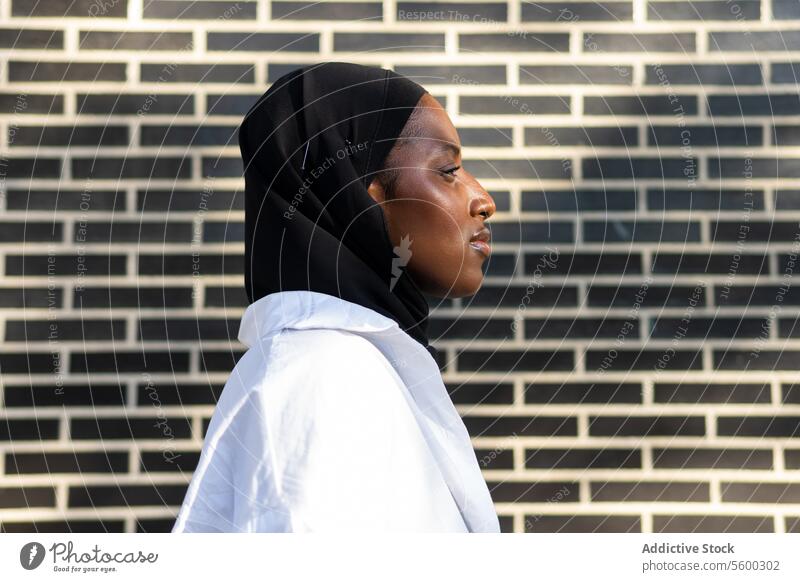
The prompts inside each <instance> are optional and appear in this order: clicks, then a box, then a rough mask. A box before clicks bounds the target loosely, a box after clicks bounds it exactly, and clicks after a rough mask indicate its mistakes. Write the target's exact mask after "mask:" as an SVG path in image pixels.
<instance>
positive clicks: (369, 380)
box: [264, 329, 402, 405]
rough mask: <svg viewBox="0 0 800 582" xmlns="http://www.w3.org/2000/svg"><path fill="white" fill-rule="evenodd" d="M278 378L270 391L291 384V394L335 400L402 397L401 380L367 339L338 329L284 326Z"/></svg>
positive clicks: (277, 351) (277, 357)
mask: <svg viewBox="0 0 800 582" xmlns="http://www.w3.org/2000/svg"><path fill="white" fill-rule="evenodd" d="M276 341H277V343H278V344H279V345H276V347H275V354H276V355H275V359H274V363H275V366H276V367H278V368H279V370H278V371H277V375H276V376H274V377H273V380H274V381H275V382H272V383H270V384H269V385H266V386H264V388H265V389H266V396H267V397H269V393H270V392H271V391H280V389H279V388H278V387H277V386H276V384H280V385H284V386H292V389H291V398H292V399H293V400H297V399H301V400H302V399H308V398H314V399H318V400H319V401H320V402H325V403H328V404H332V405H337V404H339V403H343V402H344V403H346V402H347V401H348V400H351V399H353V398H359V399H366V400H369V401H373V402H374V401H376V400H380V399H385V398H387V397H389V398H391V399H394V398H396V397H397V396H400V394H399V392H398V390H397V387H398V385H400V384H402V380H401V379H400V377H399V375H398V374H397V372H396V371H395V369H394V368H393V367H392V364H391V363H390V362H389V360H388V359H387V358H386V356H385V355H384V354H383V353H382V352H381V351H380V350H379V349H378V348H377V347H376V346H375V344H373V343H372V342H371V341H369V339H367V338H365V337H363V336H360V335H358V334H354V333H350V332H347V331H342V330H336V329H306V330H285V331H284V332H283V333H281V334H280V337H279V338H278V339H277V340H276Z"/></svg>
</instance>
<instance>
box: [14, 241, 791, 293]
mask: <svg viewBox="0 0 800 582" xmlns="http://www.w3.org/2000/svg"><path fill="white" fill-rule="evenodd" d="M698 250H699V249H698ZM558 256H559V260H558V261H556V262H554V263H552V266H549V265H548V268H546V269H542V268H541V266H540V263H541V261H542V255H541V254H537V253H535V252H533V253H524V257H523V258H522V259H521V261H522V267H523V273H525V274H538V275H540V276H541V277H564V276H594V277H598V276H608V275H640V274H642V273H643V272H644V271H645V269H644V268H643V265H642V263H643V258H642V253H640V252H629V253H610V252H609V253H597V252H595V253H592V252H587V253H580V252H573V251H571V250H570V251H562V252H561V253H560V254H559V255H558ZM135 258H136V260H137V263H138V266H137V267H136V269H135V272H138V274H139V275H142V276H158V277H178V276H193V277H198V276H200V275H227V276H235V275H241V274H242V273H243V268H244V265H243V263H244V259H243V258H242V256H241V254H236V253H229V254H219V253H202V254H201V255H195V256H194V257H192V255H190V254H183V253H161V254H149V253H141V254H139V255H138V256H136V257H135ZM775 258H776V261H774V262H776V264H777V269H776V268H774V267H773V266H772V263H773V261H772V260H770V254H769V253H768V252H765V251H762V252H760V253H759V252H752V251H751V252H727V253H725V252H714V253H702V252H691V251H688V252H683V253H680V252H669V251H657V252H655V253H654V254H653V256H652V260H651V261H647V263H648V264H647V270H648V271H650V272H652V273H653V274H655V275H697V274H706V275H728V274H729V273H732V274H733V276H748V275H751V276H752V275H769V274H770V273H775V274H777V275H783V274H788V275H789V276H791V275H792V273H793V270H794V268H795V266H796V261H797V256H796V254H792V253H790V252H777V253H776V255H775ZM491 261H492V262H491V263H489V264H488V266H487V271H486V274H487V275H488V276H492V277H494V276H497V277H503V276H504V277H508V276H511V275H514V274H515V272H516V267H517V262H519V261H520V258H519V257H517V256H516V255H514V254H507V253H504V252H502V251H497V252H495V254H494V255H493V257H492V259H491ZM128 274H129V269H128V256H127V255H123V254H118V253H109V254H90V253H86V252H85V253H83V254H77V255H76V254H64V253H60V252H59V253H56V252H52V253H51V254H49V255H43V254H39V253H37V254H30V255H7V256H6V258H5V275H6V276H9V277H20V276H24V277H50V278H52V277H73V278H75V277H83V278H84V279H83V280H84V281H87V279H88V278H90V277H125V276H127V275H128ZM93 282H94V283H98V281H93ZM31 283H34V282H33V281H31ZM88 283H89V282H88V281H87V284H88ZM788 292H791V289H787V293H788ZM537 299H538V298H537ZM774 303H775V301H773V302H772V304H774Z"/></svg>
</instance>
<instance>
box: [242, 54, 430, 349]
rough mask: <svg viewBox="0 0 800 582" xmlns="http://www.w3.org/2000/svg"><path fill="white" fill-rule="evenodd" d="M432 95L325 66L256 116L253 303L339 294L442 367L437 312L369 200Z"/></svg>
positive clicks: (395, 79)
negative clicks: (434, 341) (284, 295)
mask: <svg viewBox="0 0 800 582" xmlns="http://www.w3.org/2000/svg"><path fill="white" fill-rule="evenodd" d="M425 93H426V91H425V89H423V88H422V87H421V86H420V85H418V84H417V83H415V82H413V81H411V80H410V79H408V78H406V77H403V76H402V75H399V74H397V73H394V72H393V71H390V70H387V69H381V68H378V67H370V66H365V65H358V64H355V63H343V62H325V63H321V64H316V65H310V66H307V67H303V68H299V69H295V70H293V71H290V72H289V73H287V74H285V75H283V76H282V77H280V78H279V79H277V80H276V81H275V82H274V83H273V84H272V85H271V86H270V88H269V90H267V92H266V93H264V95H262V96H261V97H260V98H259V100H258V101H257V102H256V104H255V105H253V107H252V108H251V109H250V110H249V111H248V113H247V114H246V115H245V118H244V120H243V122H242V124H241V126H240V127H239V148H240V150H241V154H242V160H243V162H244V177H245V287H246V290H247V298H248V300H249V301H250V303H253V302H255V301H256V300H258V299H260V298H261V297H264V296H266V295H269V294H271V293H277V292H280V291H294V290H307V291H316V292H319V293H326V294H328V295H333V296H336V297H339V298H341V299H344V300H346V301H350V302H352V303H357V304H359V305H362V306H364V307H367V308H370V309H373V310H374V311H376V312H378V313H380V314H382V315H384V316H386V317H389V318H391V319H394V320H395V321H397V323H398V325H399V326H400V328H401V329H402V330H403V331H405V332H406V333H408V334H409V335H410V336H411V337H413V338H414V339H415V340H417V341H418V342H419V343H421V344H422V345H423V347H425V348H426V349H427V350H428V352H429V353H430V354H431V355H432V356H434V358H435V357H436V355H437V352H436V349H435V348H433V346H431V345H430V344H429V343H428V337H427V319H428V303H427V301H426V299H425V296H424V295H423V294H422V292H421V290H420V289H419V288H418V287H417V285H416V284H415V283H414V281H413V280H412V279H411V278H410V277H409V276H408V274H407V273H405V272H402V271H401V270H399V269H398V266H402V265H404V264H405V261H406V260H407V257H405V258H404V257H401V256H397V255H396V253H395V249H394V248H393V245H392V243H391V240H390V237H389V232H388V229H387V225H386V222H385V217H384V214H383V211H382V209H381V208H380V205H379V204H378V203H377V202H375V200H373V199H372V197H371V196H370V195H369V193H368V191H367V188H368V187H369V184H370V182H371V181H372V179H373V178H374V177H375V176H376V174H377V172H378V171H379V170H380V169H381V168H382V167H383V164H384V161H385V160H386V157H387V155H388V153H389V151H390V150H391V149H392V147H393V145H394V143H395V141H396V140H397V138H398V136H399V134H400V132H401V131H402V130H403V127H404V126H405V124H406V121H407V120H408V118H409V117H410V115H411V113H412V111H413V110H414V107H415V106H416V105H417V103H418V102H419V100H420V98H421V97H422V96H423V95H424V94H425ZM412 243H413V241H412ZM410 250H411V252H412V253H413V245H412V248H411V249H410ZM398 251H399V249H398Z"/></svg>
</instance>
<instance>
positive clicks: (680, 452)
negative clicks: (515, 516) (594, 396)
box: [5, 447, 800, 476]
mask: <svg viewBox="0 0 800 582" xmlns="http://www.w3.org/2000/svg"><path fill="white" fill-rule="evenodd" d="M774 453H777V457H776V459H778V461H779V463H778V462H775V461H774V459H773V454H774ZM475 454H476V458H477V460H478V463H479V465H480V467H481V468H482V469H483V470H501V471H512V470H514V469H515V462H514V456H515V455H514V450H513V449H505V448H496V449H485V448H477V449H476V450H475ZM643 457H644V455H643V453H642V450H641V449H638V448H621V447H603V448H588V447H580V448H553V447H545V448H542V447H537V448H535V449H527V448H526V449H524V450H523V454H522V456H521V460H522V464H521V465H520V466H519V469H520V470H526V469H547V470H564V471H576V470H579V471H601V470H608V469H611V470H622V469H626V470H631V472H628V473H622V474H620V476H622V475H631V474H633V473H632V471H635V470H641V469H653V470H656V471H658V470H667V469H669V470H673V469H686V470H692V469H699V470H713V469H718V470H721V471H725V470H737V471H738V470H743V471H745V470H746V471H771V470H773V469H774V468H775V467H776V465H778V464H780V465H781V466H782V467H784V468H785V469H786V470H798V469H800V449H785V450H778V451H773V450H772V449H769V448H755V449H753V448H730V447H726V448H719V447H716V448H715V447H670V448H662V447H653V449H652V451H651V452H650V453H649V455H648V457H649V458H650V459H651V462H650V463H646V462H645V461H644V459H643ZM199 458H200V452H199V451H198V450H197V449H187V448H179V449H175V450H169V452H168V453H166V454H165V452H164V451H142V452H133V453H130V452H128V451H125V450H116V449H114V450H104V451H81V452H75V451H71V452H57V451H47V450H44V451H36V452H30V451H25V452H14V453H8V454H6V455H5V474H6V475H14V476H22V475H56V474H80V475H86V476H91V475H92V474H98V475H108V474H117V475H120V476H124V475H125V474H127V473H128V472H129V471H130V470H131V462H133V463H135V467H136V470H137V471H138V472H140V473H175V472H192V471H194V470H195V469H196V468H197V463H198V461H199Z"/></svg>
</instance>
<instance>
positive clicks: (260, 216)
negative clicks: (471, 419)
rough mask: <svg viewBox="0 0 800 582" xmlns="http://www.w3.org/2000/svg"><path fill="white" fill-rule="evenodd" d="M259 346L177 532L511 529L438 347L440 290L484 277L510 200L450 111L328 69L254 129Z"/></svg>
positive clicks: (278, 99) (366, 70)
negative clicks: (434, 324)
mask: <svg viewBox="0 0 800 582" xmlns="http://www.w3.org/2000/svg"><path fill="white" fill-rule="evenodd" d="M239 144H240V149H241V153H242V158H243V161H244V167H245V243H246V250H245V284H246V287H247V293H248V298H249V299H250V302H251V304H250V306H249V307H248V308H247V310H246V311H245V314H244V316H243V318H242V323H241V326H240V331H239V339H240V341H241V342H242V343H244V344H245V345H246V346H248V347H249V350H248V351H247V352H246V353H245V354H244V356H243V357H242V358H241V360H240V361H239V362H238V364H237V365H236V367H235V368H234V370H233V372H232V374H231V377H230V379H229V380H228V382H227V384H226V386H225V389H224V390H223V392H222V395H221V397H220V400H219V402H218V404H217V408H216V410H215V412H214V416H213V418H212V419H211V422H210V424H209V426H208V431H207V434H206V437H205V442H204V446H203V451H202V454H201V457H200V462H199V464H198V467H197V470H196V472H195V473H194V477H193V479H192V482H191V484H190V486H189V489H188V491H187V494H186V498H185V500H184V503H183V506H182V508H181V511H180V514H179V516H178V520H177V522H176V524H175V527H174V529H173V531H176V532H196V531H239V532H241V531H248V532H256V531H257V532H309V531H337V530H344V529H361V530H371V531H418V532H423V531H424V532H433V531H438V532H498V531H499V526H498V520H497V515H496V513H495V511H494V507H493V504H492V500H491V497H490V495H489V491H488V489H487V486H486V482H485V481H484V479H483V477H482V475H481V472H480V469H479V467H478V463H477V459H476V457H475V454H474V451H473V449H472V446H471V444H470V440H469V435H468V434H467V431H466V429H465V427H464V424H463V421H462V420H461V418H460V417H459V415H458V413H457V411H456V410H455V408H454V406H453V404H452V402H451V400H450V398H449V396H448V394H447V392H446V390H445V387H444V384H443V382H442V378H441V374H440V371H439V367H438V365H437V362H436V356H437V352H436V350H435V349H434V348H433V347H432V346H431V345H429V343H428V338H427V333H426V324H427V317H428V304H427V302H426V300H425V296H424V295H423V293H425V294H429V295H432V296H436V297H462V296H468V295H472V294H474V293H475V292H476V291H477V290H478V288H479V286H480V284H481V281H482V278H483V270H482V266H483V263H484V261H485V260H486V259H487V256H488V253H489V247H488V240H489V233H488V230H487V229H486V226H485V224H484V223H485V221H486V219H488V218H489V217H490V216H491V215H492V214H493V213H494V211H495V206H494V202H493V200H492V198H491V196H489V194H488V193H487V192H486V191H485V190H484V189H483V188H482V187H481V186H480V184H478V182H477V181H476V180H475V179H474V178H473V177H472V176H471V175H470V174H469V173H468V172H466V171H465V170H464V169H463V168H461V166H460V151H459V148H460V142H459V139H458V134H457V133H456V130H455V128H454V127H453V124H452V123H451V122H450V119H449V118H448V116H447V114H446V112H445V111H444V109H442V107H441V105H440V104H439V103H438V101H436V99H434V98H433V97H432V96H431V95H430V94H429V93H427V92H426V91H425V90H424V89H423V88H422V87H420V86H419V85H418V84H416V83H414V82H413V81H411V80H409V79H407V78H405V77H403V76H400V75H398V74H396V73H394V72H392V71H388V70H384V69H380V68H377V67H367V66H363V65H357V64H352V63H340V62H327V63H322V64H318V65H314V66H309V67H305V68H302V69H297V70H294V71H292V72H290V73H288V74H286V75H284V76H283V77H281V78H280V79H278V80H277V81H275V83H273V85H272V86H271V87H270V89H269V90H268V91H267V92H266V93H265V94H264V96H263V97H262V98H261V99H260V100H259V102H258V103H257V104H256V105H254V106H253V108H252V109H251V110H250V111H249V112H248V114H247V115H246V117H245V120H244V122H243V123H242V125H241V127H240V129H239Z"/></svg>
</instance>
